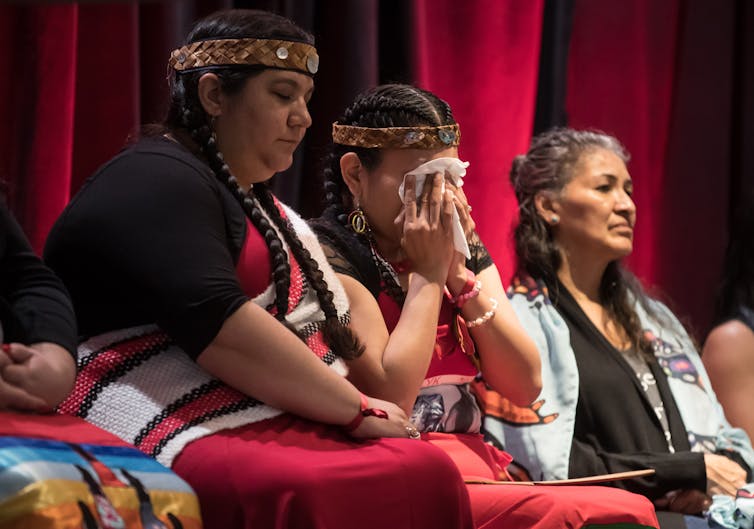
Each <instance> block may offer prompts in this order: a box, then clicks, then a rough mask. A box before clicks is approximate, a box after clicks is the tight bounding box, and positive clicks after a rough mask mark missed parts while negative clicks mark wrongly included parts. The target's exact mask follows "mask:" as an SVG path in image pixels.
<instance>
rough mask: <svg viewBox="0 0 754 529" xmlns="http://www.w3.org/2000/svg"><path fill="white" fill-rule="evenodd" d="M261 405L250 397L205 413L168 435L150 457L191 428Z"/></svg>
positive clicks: (155, 455)
mask: <svg viewBox="0 0 754 529" xmlns="http://www.w3.org/2000/svg"><path fill="white" fill-rule="evenodd" d="M259 404H261V402H260V401H258V400H256V399H253V398H251V397H248V398H245V399H243V400H242V401H240V402H235V403H233V404H229V405H227V406H223V407H222V408H218V409H216V410H212V411H211V412H208V413H205V414H204V415H201V416H199V417H197V418H195V419H193V420H191V421H189V422H187V423H186V424H184V425H182V426H181V427H180V428H176V429H175V430H173V431H172V432H170V433H169V434H168V435H166V436H165V437H164V438H162V439H161V440H160V442H159V443H158V444H157V446H155V447H154V448H153V449H152V451H151V452H150V455H151V456H152V457H155V458H156V457H157V456H158V455H159V454H160V452H162V450H163V448H165V445H167V444H168V443H169V442H170V441H171V440H173V438H174V437H176V436H177V435H178V434H181V433H183V432H185V431H186V430H188V429H189V428H193V427H194V426H197V425H199V424H202V423H204V422H207V421H209V420H212V419H215V418H217V417H222V416H223V415H229V414H231V413H237V412H239V411H243V410H246V409H249V408H253V407H254V406H257V405H259Z"/></svg>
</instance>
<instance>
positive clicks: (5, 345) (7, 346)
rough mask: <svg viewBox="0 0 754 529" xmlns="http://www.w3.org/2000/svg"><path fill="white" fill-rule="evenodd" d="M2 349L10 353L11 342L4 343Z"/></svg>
mask: <svg viewBox="0 0 754 529" xmlns="http://www.w3.org/2000/svg"><path fill="white" fill-rule="evenodd" d="M2 349H3V352H4V353H10V344H7V343H4V344H3V345H2Z"/></svg>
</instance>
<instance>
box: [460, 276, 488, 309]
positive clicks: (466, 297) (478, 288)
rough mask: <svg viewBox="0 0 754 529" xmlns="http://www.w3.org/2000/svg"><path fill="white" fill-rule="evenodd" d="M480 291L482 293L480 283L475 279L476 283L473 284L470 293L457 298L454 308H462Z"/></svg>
mask: <svg viewBox="0 0 754 529" xmlns="http://www.w3.org/2000/svg"><path fill="white" fill-rule="evenodd" d="M481 291H482V282H481V281H479V280H478V279H477V280H476V282H474V288H473V289H472V290H471V292H466V293H465V294H461V295H460V296H458V301H457V302H456V307H458V308H459V309H460V308H461V307H463V305H464V303H466V302H467V301H468V300H470V299H471V298H475V297H477V296H478V295H479V293H480V292H481Z"/></svg>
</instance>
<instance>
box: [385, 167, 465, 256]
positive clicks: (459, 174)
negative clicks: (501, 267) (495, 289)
mask: <svg viewBox="0 0 754 529" xmlns="http://www.w3.org/2000/svg"><path fill="white" fill-rule="evenodd" d="M468 166H469V162H462V161H461V160H459V159H458V158H447V157H446V158H435V159H434V160H430V161H428V162H427V163H423V164H421V165H420V166H419V167H417V168H416V169H414V170H412V171H409V172H408V173H406V174H405V175H403V182H402V183H401V185H400V187H399V188H398V196H399V197H401V202H403V203H404V204H405V200H404V199H403V196H404V192H403V189H404V186H405V184H406V177H407V176H408V175H414V176H415V177H416V196H417V197H419V196H421V194H422V189H424V181H425V180H426V179H427V176H431V175H433V174H435V173H446V174H447V175H448V176H450V181H451V182H453V185H455V186H456V187H461V186H463V177H464V176H466V168H467V167H468ZM442 189H443V192H444V191H445V180H443V187H442ZM452 222H453V244H454V246H455V248H456V250H457V251H459V252H461V253H462V254H463V255H465V256H466V259H470V258H471V252H470V251H469V243H468V242H467V241H466V234H465V233H464V232H463V227H462V226H461V218H460V217H459V216H458V211H456V210H455V208H454V209H453V220H452Z"/></svg>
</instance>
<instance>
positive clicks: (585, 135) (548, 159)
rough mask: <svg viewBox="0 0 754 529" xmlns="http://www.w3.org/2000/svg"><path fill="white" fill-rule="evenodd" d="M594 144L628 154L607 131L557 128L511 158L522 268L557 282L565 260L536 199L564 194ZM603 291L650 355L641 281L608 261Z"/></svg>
mask: <svg viewBox="0 0 754 529" xmlns="http://www.w3.org/2000/svg"><path fill="white" fill-rule="evenodd" d="M596 149H605V150H608V151H610V152H612V153H614V154H615V155H617V156H618V158H620V159H621V160H623V161H624V162H628V160H629V159H630V157H629V154H628V152H627V151H626V149H625V148H624V147H623V145H622V144H621V143H620V142H619V141H618V140H617V139H616V138H614V137H612V136H609V135H607V134H604V133H603V132H600V131H591V130H574V129H568V128H555V129H552V130H549V131H547V132H544V133H542V134H540V135H538V136H536V137H535V138H534V139H533V140H532V142H531V146H530V147H529V150H528V152H527V153H526V154H524V155H519V156H516V158H514V160H513V165H512V167H511V172H510V181H511V184H512V186H513V189H514V191H515V193H516V199H517V200H518V208H519V209H518V211H519V223H518V225H517V226H516V228H515V231H514V238H515V242H516V255H517V257H518V265H519V268H520V269H522V270H523V271H525V272H526V273H528V274H530V275H531V276H533V277H535V278H538V279H543V280H545V281H546V282H548V283H550V284H552V283H555V281H556V280H557V272H558V269H559V268H560V265H561V264H562V259H561V254H560V249H559V248H558V245H557V243H556V242H555V238H554V236H553V231H552V227H551V226H550V225H549V224H548V223H547V222H546V221H545V219H543V218H542V216H541V215H540V214H539V212H538V211H537V208H536V205H535V201H534V198H535V197H536V196H537V195H538V194H539V193H541V192H550V193H554V194H558V193H560V192H561V191H562V190H563V188H564V187H565V185H566V184H568V182H570V180H571V178H572V177H573V174H574V169H575V167H576V165H577V164H578V162H579V161H580V160H581V157H582V156H584V155H585V154H588V153H590V152H592V151H594V150H596ZM599 295H600V302H601V303H602V305H603V306H604V307H605V308H606V310H607V313H608V315H609V317H610V318H611V319H613V321H615V322H616V323H618V325H620V326H621V327H622V328H623V329H624V331H625V332H626V335H627V337H628V339H629V340H630V342H631V346H632V348H633V349H634V350H635V351H637V352H640V353H642V354H644V355H651V354H652V353H651V350H650V349H649V344H648V343H647V342H646V340H645V339H644V337H643V333H642V329H641V324H640V322H639V317H638V315H637V314H636V312H635V311H634V309H633V305H632V300H638V301H639V302H640V303H642V306H643V307H644V308H645V310H647V312H648V313H649V314H651V315H653V316H655V317H657V316H656V314H655V311H652V310H651V308H650V307H649V305H648V303H647V299H646V295H645V294H644V291H643V289H642V288H641V285H640V284H639V282H638V280H637V279H636V278H635V277H634V276H633V274H631V273H630V272H629V271H628V270H626V269H625V268H623V267H622V266H621V264H620V261H618V260H616V261H612V262H611V263H610V264H609V265H608V266H607V269H606V270H605V273H604V274H603V276H602V281H601V283H600V289H599Z"/></svg>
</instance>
